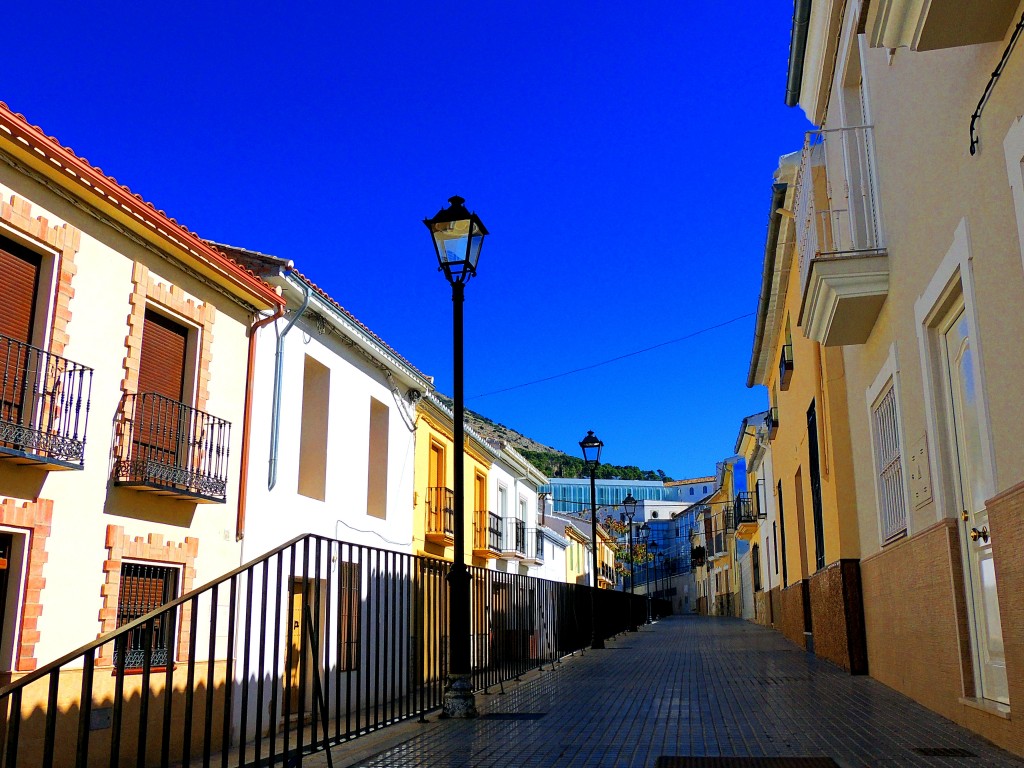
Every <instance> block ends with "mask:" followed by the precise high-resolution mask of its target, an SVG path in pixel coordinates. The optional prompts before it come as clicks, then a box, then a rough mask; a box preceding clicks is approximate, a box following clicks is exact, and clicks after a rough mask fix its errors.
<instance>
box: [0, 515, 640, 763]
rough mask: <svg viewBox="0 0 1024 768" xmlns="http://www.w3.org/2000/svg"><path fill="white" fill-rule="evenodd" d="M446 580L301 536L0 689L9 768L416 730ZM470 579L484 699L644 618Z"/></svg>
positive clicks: (606, 603)
mask: <svg viewBox="0 0 1024 768" xmlns="http://www.w3.org/2000/svg"><path fill="white" fill-rule="evenodd" d="M449 567H450V565H449V563H447V562H445V561H442V560H436V559H432V558H426V557H418V556H413V555H409V554H404V553H399V552H393V551H388V550H382V549H376V548H372V547H365V546H360V545H355V544H349V543H345V542H340V541H336V540H332V539H328V538H324V537H320V536H313V535H305V536H301V537H298V538H295V539H293V540H292V541H289V542H288V543H286V544H284V545H282V546H280V547H278V548H277V549H274V550H273V551H271V552H269V553H267V554H265V555H263V556H261V557H260V558H259V559H257V560H254V561H253V562H250V563H248V564H246V565H244V566H241V567H239V568H237V569H235V570H233V571H231V572H230V573H227V574H225V575H224V576H221V577H220V578H218V579H217V580H215V581H213V582H211V583H210V584H207V585H205V586H203V587H200V588H198V589H195V590H193V591H192V592H189V593H188V594H185V595H182V596H180V597H178V598H176V599H174V600H171V601H170V602H168V603H166V604H164V605H163V606H161V607H160V608H158V609H156V610H154V611H151V612H149V613H147V614H145V615H144V616H140V617H138V618H136V619H134V620H131V621H128V622H127V623H125V624H124V625H123V626H121V627H119V628H118V629H117V630H115V631H114V632H112V633H109V634H107V635H104V636H103V637H101V638H99V639H97V640H95V641H93V642H90V643H89V644H88V645H85V646H83V647H82V648H79V649H78V650H76V651H73V652H71V653H69V654H67V655H66V656H63V657H62V658H60V659H57V660H56V661H54V662H52V663H50V664H47V665H46V666H44V667H42V668H40V669H38V670H36V671H35V672H31V673H28V674H26V675H24V676H22V677H21V678H19V679H17V680H14V681H13V682H11V683H10V684H8V685H6V686H4V687H3V688H2V689H0V757H2V758H3V765H4V766H5V768H15V767H16V766H31V767H32V768H36V767H37V766H41V767H42V768H53V766H54V765H61V766H63V765H69V766H70V765H74V766H86V765H103V766H110V768H118V767H119V766H128V765H132V766H140V767H142V766H161V767H162V768H166V767H167V766H170V765H191V764H199V763H201V764H202V765H206V766H208V765H211V764H216V765H220V766H243V765H245V766H256V765H289V766H297V765H301V764H302V761H303V759H304V757H305V756H307V755H309V754H311V753H312V752H316V751H321V750H324V749H329V748H330V747H331V746H332V745H335V744H339V743H342V742H345V741H349V740H351V739H354V738H356V737H357V736H360V735H363V734H366V733H369V732H372V731H375V730H378V729H380V728H383V727H385V726H387V725H390V724H394V723H397V722H400V721H403V720H407V719H409V718H412V717H416V716H419V717H420V718H422V717H423V716H424V715H425V714H427V713H429V712H431V711H432V710H436V709H437V708H439V707H440V706H441V703H442V696H443V689H444V684H445V678H446V675H447V671H448V632H449V627H448V607H449V603H448V592H447V584H446V580H445V578H446V576H447V574H448V570H449ZM469 572H470V577H471V581H470V591H471V596H470V599H471V611H470V617H471V619H470V620H471V627H470V631H471V635H472V644H471V653H472V656H471V661H472V680H473V686H474V688H475V689H476V690H480V689H485V690H486V689H487V688H489V687H490V686H494V685H499V684H500V683H502V682H503V681H505V680H509V679H511V678H515V677H517V676H520V675H522V674H524V673H526V672H528V671H529V670H531V669H534V668H537V667H543V666H544V665H547V664H552V663H555V662H557V661H558V660H559V659H560V658H561V657H562V656H564V655H566V654H568V653H571V652H573V651H575V650H577V649H580V648H583V647H584V646H585V645H587V644H589V642H590V639H591V631H592V630H591V624H590V622H591V618H592V617H593V618H594V619H595V620H596V622H597V623H596V627H595V628H594V629H595V630H596V632H597V635H598V636H599V637H602V638H608V637H611V636H613V635H615V634H617V633H619V632H622V631H624V630H626V629H627V628H628V627H629V623H630V618H629V617H630V611H631V610H632V612H633V614H634V615H641V612H642V610H643V608H642V606H643V598H641V597H636V598H631V596H630V595H629V594H627V593H622V592H614V591H611V590H599V591H598V592H597V593H596V594H595V595H594V600H593V611H594V612H593V613H592V612H591V610H592V609H591V593H590V592H589V588H588V587H583V586H577V585H574V584H563V583H557V582H551V581H545V580H541V579H535V578H531V577H528V576H520V575H518V574H509V573H501V572H498V571H494V570H488V569H486V568H475V567H471V568H470V569H469ZM139 638H141V640H139ZM132 648H135V649H137V650H138V651H139V652H140V653H139V655H138V656H137V657H136V658H133V659H132V660H131V663H130V664H129V663H128V662H127V661H126V657H127V656H128V654H127V653H126V652H127V651H128V650H129V649H132ZM217 753H219V755H218V754H217Z"/></svg>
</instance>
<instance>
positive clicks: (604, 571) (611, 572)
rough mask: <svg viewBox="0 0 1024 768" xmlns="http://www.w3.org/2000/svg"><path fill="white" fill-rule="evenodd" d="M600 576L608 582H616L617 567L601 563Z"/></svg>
mask: <svg viewBox="0 0 1024 768" xmlns="http://www.w3.org/2000/svg"><path fill="white" fill-rule="evenodd" d="M600 576H601V579H602V580H604V581H605V582H606V583H607V584H609V585H614V584H615V568H614V567H612V566H610V565H608V563H601V571H600Z"/></svg>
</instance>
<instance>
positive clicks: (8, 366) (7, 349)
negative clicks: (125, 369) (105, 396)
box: [0, 335, 93, 468]
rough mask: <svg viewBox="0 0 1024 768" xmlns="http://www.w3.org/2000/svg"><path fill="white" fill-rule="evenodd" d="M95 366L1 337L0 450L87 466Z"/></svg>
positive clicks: (63, 464) (44, 460)
mask: <svg viewBox="0 0 1024 768" xmlns="http://www.w3.org/2000/svg"><path fill="white" fill-rule="evenodd" d="M92 374H93V370H92V368H89V367H87V366H84V365H81V364H79V363H76V362H73V361H71V360H68V359H67V358H64V357H61V356H60V355H55V354H52V353H50V352H47V351H45V350H43V349H40V348H38V347H33V346H32V345H30V344H25V343H23V342H20V341H16V340H15V339H11V338H8V337H7V336H2V335H0V453H9V454H14V455H18V456H23V457H26V458H29V459H33V458H35V459H37V460H39V461H41V462H46V461H47V460H49V461H53V462H56V463H57V465H59V466H66V467H75V468H81V467H82V466H83V464H84V462H85V435H86V427H87V425H88V421H89V406H90V397H91V394H92Z"/></svg>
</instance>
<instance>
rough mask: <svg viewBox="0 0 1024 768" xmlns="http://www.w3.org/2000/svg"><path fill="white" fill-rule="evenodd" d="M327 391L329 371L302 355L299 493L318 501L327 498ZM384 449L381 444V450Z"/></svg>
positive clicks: (329, 384)
mask: <svg viewBox="0 0 1024 768" xmlns="http://www.w3.org/2000/svg"><path fill="white" fill-rule="evenodd" d="M330 388H331V371H330V369H329V368H327V366H325V365H322V364H321V363H318V362H317V361H316V360H314V359H313V358H312V357H310V356H309V355H306V360H305V363H304V364H303V368H302V423H301V431H300V433H299V493H300V494H302V495H303V496H306V497H308V498H311V499H319V500H320V501H324V500H325V499H326V498H327V422H328V419H329V416H330ZM371 419H372V417H371ZM371 431H372V426H371ZM371 441H372V438H371ZM386 447H387V446H386V445H385V449H386ZM371 450H372V448H371ZM371 459H372V457H371ZM385 474H386V473H385ZM385 482H386V478H385Z"/></svg>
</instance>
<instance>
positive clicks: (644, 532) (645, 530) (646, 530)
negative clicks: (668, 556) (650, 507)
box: [637, 522, 651, 624]
mask: <svg viewBox="0 0 1024 768" xmlns="http://www.w3.org/2000/svg"><path fill="white" fill-rule="evenodd" d="M637 534H638V535H639V536H640V541H642V542H643V543H644V544H646V543H647V539H648V538H649V537H650V535H651V526H649V525H648V524H647V523H646V522H644V524H643V525H641V526H640V530H639V531H637ZM644 565H645V567H646V570H647V578H646V579H645V584H644V594H645V595H646V596H647V623H648V624H650V623H651V560H650V554H649V553H648V551H647V549H646V548H645V549H644Z"/></svg>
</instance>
